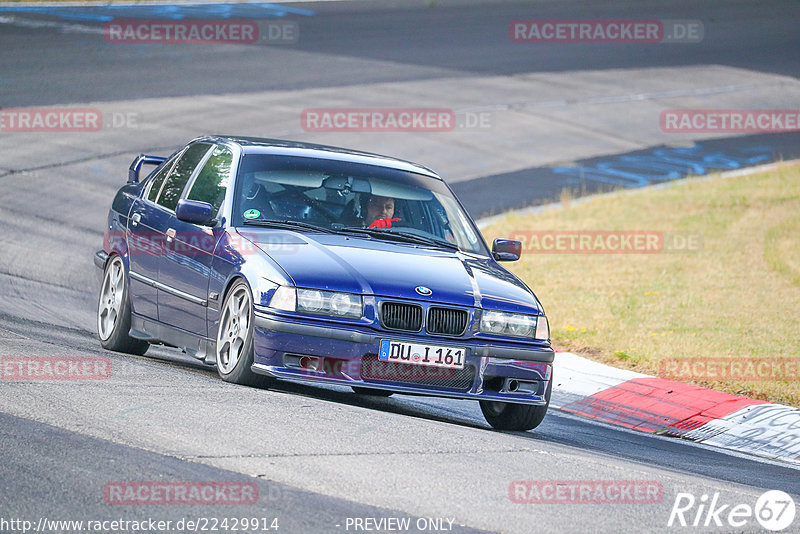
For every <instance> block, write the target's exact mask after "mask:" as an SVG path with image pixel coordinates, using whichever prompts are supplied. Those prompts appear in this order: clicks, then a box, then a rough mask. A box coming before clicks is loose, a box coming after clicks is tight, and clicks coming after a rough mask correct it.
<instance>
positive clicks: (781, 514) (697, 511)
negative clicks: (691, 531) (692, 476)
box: [667, 490, 796, 532]
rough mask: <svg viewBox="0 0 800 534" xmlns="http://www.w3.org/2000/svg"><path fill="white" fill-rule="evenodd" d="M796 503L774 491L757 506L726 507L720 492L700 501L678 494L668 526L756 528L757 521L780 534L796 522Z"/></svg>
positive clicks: (786, 495)
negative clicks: (754, 522) (755, 522)
mask: <svg viewBox="0 0 800 534" xmlns="http://www.w3.org/2000/svg"><path fill="white" fill-rule="evenodd" d="M795 513H796V509H795V504H794V500H793V499H792V497H791V496H790V495H789V494H788V493H784V492H783V491H780V490H770V491H767V492H765V493H764V494H762V495H761V496H760V497H759V498H758V500H756V504H755V506H750V505H749V504H745V503H739V504H732V503H723V502H721V501H720V497H719V492H716V493H714V495H713V497H711V499H709V497H708V495H706V494H703V495H702V496H701V497H700V498H699V499H697V498H695V496H694V495H692V494H691V493H678V494H677V495H676V496H675V503H674V504H673V505H672V511H671V512H670V514H669V521H668V522H667V526H669V527H672V526H679V527H712V528H713V527H720V528H724V529H725V531H726V532H728V531H730V529H732V528H733V529H737V530H742V529H748V528H753V527H754V526H755V525H753V519H754V518H755V520H756V521H758V523H759V524H760V525H761V526H762V527H763V528H765V529H767V530H770V531H772V532H779V531H781V530H784V529H786V528H787V527H789V526H790V525H792V523H793V522H794V516H795Z"/></svg>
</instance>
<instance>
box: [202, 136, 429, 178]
mask: <svg viewBox="0 0 800 534" xmlns="http://www.w3.org/2000/svg"><path fill="white" fill-rule="evenodd" d="M194 141H213V142H215V143H234V144H236V145H239V147H240V148H241V149H242V152H243V153H245V154H275V155H282V156H299V157H307V158H318V159H330V160H336V161H348V162H352V163H362V164H365V165H376V166H379V167H388V168H391V169H399V170H403V171H408V172H414V173H417V174H424V175H425V176H430V177H431V178H436V179H437V180H441V177H440V176H439V175H438V174H436V173H435V172H434V171H433V170H431V169H429V168H427V167H425V166H423V165H419V164H417V163H413V162H411V161H406V160H402V159H397V158H390V157H388V156H382V155H380V154H373V153H370V152H362V151H359V150H351V149H349V148H341V147H336V146H329V145H318V144H314V143H304V142H301V141H289V140H285V139H267V138H261V137H242V136H232V135H209V136H204V137H200V138H197V139H195V140H194Z"/></svg>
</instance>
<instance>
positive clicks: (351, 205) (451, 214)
mask: <svg viewBox="0 0 800 534" xmlns="http://www.w3.org/2000/svg"><path fill="white" fill-rule="evenodd" d="M235 195H236V200H235V202H234V205H233V224H234V226H241V225H247V224H259V225H263V224H269V222H270V221H273V222H275V223H276V225H281V226H288V225H287V224H286V223H302V224H298V225H297V226H298V229H300V228H303V229H307V230H314V227H317V228H318V229H319V230H321V231H323V230H324V231H333V232H337V233H352V234H358V235H364V236H368V237H370V238H374V239H385V240H390V241H393V242H397V241H403V242H408V243H415V244H422V245H429V246H434V247H442V248H451V249H456V248H457V249H459V250H461V251H464V252H471V253H477V254H488V251H487V249H486V245H485V243H484V242H483V239H482V238H481V236H480V233H479V232H478V230H477V228H476V227H475V225H474V223H473V222H472V220H471V219H470V218H469V216H468V215H467V214H466V213H465V212H464V210H463V209H462V208H461V206H460V205H459V203H458V202H457V201H456V199H455V197H454V196H453V194H452V192H451V191H450V189H449V188H448V187H447V186H446V185H445V184H444V183H443V182H442V181H441V180H438V179H435V178H431V177H428V176H425V175H422V174H417V173H412V172H407V171H403V170H398V169H391V168H385V167H380V166H375V165H366V164H361V163H352V162H343V161H337V160H325V159H317V158H306V157H297V156H279V155H267V154H245V155H244V156H243V157H242V162H241V164H240V166H239V172H238V178H237V180H236V192H235Z"/></svg>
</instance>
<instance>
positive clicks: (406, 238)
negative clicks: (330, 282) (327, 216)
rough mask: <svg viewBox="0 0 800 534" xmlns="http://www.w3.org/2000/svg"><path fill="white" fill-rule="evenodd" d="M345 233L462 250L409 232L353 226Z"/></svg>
mask: <svg viewBox="0 0 800 534" xmlns="http://www.w3.org/2000/svg"><path fill="white" fill-rule="evenodd" d="M342 231H343V232H353V233H362V234H367V235H370V236H374V237H378V238H381V239H388V240H392V241H402V242H404V243H416V244H419V245H430V246H434V247H444V248H449V249H451V250H460V249H459V248H458V245H456V244H454V243H451V242H449V241H444V240H441V239H434V238H432V237H423V236H421V235H417V234H410V233H408V232H396V231H386V230H384V229H377V228H357V227H353V226H347V227H345V228H342Z"/></svg>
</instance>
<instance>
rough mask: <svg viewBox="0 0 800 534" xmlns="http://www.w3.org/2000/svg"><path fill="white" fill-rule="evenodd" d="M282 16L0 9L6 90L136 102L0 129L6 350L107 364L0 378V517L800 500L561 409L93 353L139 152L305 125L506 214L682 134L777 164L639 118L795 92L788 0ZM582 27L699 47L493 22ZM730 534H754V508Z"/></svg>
mask: <svg viewBox="0 0 800 534" xmlns="http://www.w3.org/2000/svg"><path fill="white" fill-rule="evenodd" d="M293 7H297V8H298V9H302V10H310V11H313V13H314V14H313V15H309V14H299V13H300V12H295V13H289V14H287V15H286V16H285V17H282V19H287V20H296V21H297V22H298V24H299V27H300V32H301V38H300V40H299V41H298V43H297V44H295V45H280V46H249V47H248V46H234V45H202V46H191V45H180V46H179V45H173V46H160V45H111V44H108V43H105V42H104V41H103V40H102V37H100V36H99V34H98V33H97V31H96V30H97V29H98V28H100V27H101V26H102V22H99V21H97V20H92V19H91V17H89V18H85V17H84V18H82V19H81V20H76V19H75V18H74V17H73V18H69V19H68V18H65V16H64V14H63V13H55V12H47V13H22V14H20V13H10V12H6V13H0V17H3V18H2V19H0V49H1V50H3V53H2V54H0V90H1V91H2V92H0V104H2V106H3V107H15V106H53V105H66V104H86V105H91V106H93V107H96V108H98V109H101V110H102V111H103V113H104V117H106V119H107V120H112V117H114V116H115V114H117V116H129V115H126V114H132V116H133V117H134V118H135V124H133V123H131V122H129V123H127V124H123V125H118V127H112V126H113V125H111V126H109V125H108V124H106V125H105V127H104V129H103V130H102V131H100V132H90V133H54V132H46V133H9V132H0V138H1V139H2V142H0V230H2V231H0V358H2V357H9V356H76V355H81V356H104V357H108V358H109V359H110V362H111V365H112V373H111V376H110V377H109V378H108V379H107V380H101V381H93V382H43V381H39V382H10V381H0V466H2V467H0V473H2V485H0V520H1V519H9V518H17V519H20V518H21V519H27V520H31V521H34V522H36V521H38V519H39V518H40V517H47V518H48V519H71V520H90V519H98V520H99V519H113V518H125V519H138V520H141V519H145V518H160V519H164V520H175V521H177V520H179V519H181V518H190V517H216V518H224V517H231V516H238V517H242V516H246V517H269V518H275V517H277V518H278V519H279V521H280V525H281V528H280V531H281V532H348V531H354V528H353V526H351V527H350V528H347V525H348V523H347V518H351V520H352V519H353V518H367V517H372V518H389V517H411V518H414V519H415V520H416V519H418V518H431V519H439V520H442V522H441V523H435V522H434V523H428V522H423V523H420V524H424V525H425V526H426V529H425V530H422V531H428V532H433V531H436V529H433V528H427V527H429V526H430V525H437V524H441V525H443V526H449V525H450V523H448V522H447V520H448V519H449V520H452V521H453V522H452V525H453V529H454V530H456V528H460V529H461V530H457V531H461V532H467V531H473V530H483V531H492V532H519V533H527V532H533V531H541V530H550V531H556V532H622V531H638V532H650V531H662V530H675V527H673V528H669V527H668V526H667V522H668V519H669V517H670V511H671V509H672V505H673V503H674V502H675V499H676V496H677V494H678V493H681V492H683V493H691V494H693V495H695V496H696V497H697V498H698V499H699V498H700V497H701V496H702V495H704V494H705V495H709V496H711V495H713V494H714V493H716V492H719V494H720V497H719V499H720V502H721V503H725V504H740V503H744V504H749V505H751V506H752V505H753V504H754V503H755V501H756V499H757V497H758V496H759V495H760V494H761V493H763V491H765V490H766V489H781V490H784V491H787V492H789V493H790V494H792V495H794V496H798V495H800V477H798V476H797V475H798V471H797V470H796V469H794V468H791V467H788V466H784V465H778V464H774V463H770V462H765V461H760V460H754V459H748V458H746V457H742V456H740V455H735V454H729V453H724V452H720V451H715V450H711V449H708V448H704V447H701V446H697V445H694V444H691V443H688V442H683V441H677V440H672V439H668V438H662V437H654V436H649V435H644V434H640V433H635V432H631V431H627V430H622V429H618V428H614V427H610V426H607V425H603V424H598V423H594V422H588V421H585V420H581V419H578V418H575V417H572V416H570V415H568V414H566V413H562V412H560V411H559V410H558V409H557V408H554V409H552V410H551V413H550V414H549V415H548V416H547V418H546V419H545V421H544V423H543V424H542V425H541V426H540V427H539V428H538V429H536V430H535V431H532V432H527V433H503V432H495V431H491V430H490V429H489V428H488V425H486V423H485V422H484V421H483V418H482V416H481V414H480V411H479V409H478V407H477V405H474V404H473V403H468V402H461V401H450V400H442V399H426V398H419V397H403V396H395V397H392V398H390V399H367V398H362V397H359V396H357V395H354V394H352V393H351V392H349V391H348V390H344V389H339V388H319V387H314V386H307V385H302V384H281V385H280V386H278V387H274V388H270V389H254V388H244V387H235V386H231V385H229V384H226V383H224V382H222V381H220V380H219V379H218V378H217V377H216V374H215V371H214V370H213V369H210V368H208V367H205V366H203V365H201V364H200V363H198V362H195V361H193V360H191V359H188V358H186V357H185V356H183V355H181V354H180V353H177V352H176V351H173V350H169V349H165V348H158V347H153V348H151V350H150V351H149V352H148V354H147V356H144V357H131V356H124V355H118V354H113V353H108V352H104V351H102V349H101V348H100V347H99V343H98V342H97V341H96V339H95V338H94V335H93V329H94V306H95V299H96V292H97V289H98V282H97V280H96V273H95V268H94V266H93V265H92V262H91V254H92V253H93V252H94V251H95V250H96V249H98V248H100V245H101V243H102V229H103V227H104V222H105V216H106V213H107V210H108V206H109V202H110V199H111V198H112V196H113V194H114V191H115V190H116V189H117V188H118V187H119V185H120V184H121V183H122V182H123V181H124V176H125V170H126V168H127V165H128V163H129V162H130V160H131V159H132V157H133V156H134V155H135V154H136V153H138V152H140V151H154V152H157V153H168V152H170V151H171V150H172V149H174V148H175V147H177V146H180V145H182V144H183V143H184V142H185V141H186V140H188V139H190V138H191V137H193V136H195V135H201V134H204V133H211V132H213V131H217V132H223V133H225V132H233V133H242V134H259V135H270V136H284V137H296V138H300V139H304V140H312V141H321V142H327V143H331V144H340V145H345V146H353V147H357V148H365V149H369V150H376V151H379V152H383V153H387V154H391V155H398V156H401V157H407V158H410V159H414V160H417V161H420V162H422V163H425V164H428V165H430V166H433V167H434V168H437V169H439V170H441V171H442V172H443V174H444V175H445V176H446V177H447V178H448V180H450V181H451V182H452V183H453V184H454V186H455V187H456V188H457V189H458V188H462V190H460V191H459V194H462V196H464V197H465V198H466V197H469V198H474V199H476V200H475V201H474V202H475V204H474V206H475V208H474V209H473V213H476V214H477V213H482V212H484V211H497V210H501V209H503V208H508V207H512V206H515V204H514V203H515V202H517V203H518V202H519V198H520V195H519V194H513V192H514V191H516V192H517V193H518V192H519V191H523V190H524V191H526V193H525V194H526V196H525V202H526V203H535V202H541V201H545V200H547V199H551V198H553V197H554V196H557V193H558V191H559V189H560V188H561V187H562V186H564V183H561V182H557V183H555V182H554V183H551V182H550V181H548V180H551V179H552V176H553V174H554V173H553V170H554V169H557V168H562V167H563V168H569V167H571V168H575V166H576V165H578V166H580V167H586V168H590V167H592V166H595V165H596V164H597V163H598V161H606V160H608V158H615V157H618V156H619V155H620V154H630V153H633V154H635V155H637V156H639V155H641V154H642V153H644V152H648V151H651V152H652V151H653V150H656V149H658V148H659V147H661V148H664V147H667V148H668V147H686V146H696V145H695V142H696V143H698V145H699V146H700V147H701V149H702V150H710V151H711V152H715V153H717V152H718V153H723V154H724V155H725V157H728V158H740V160H741V161H742V163H741V165H742V166H747V165H749V164H757V163H760V162H764V161H767V160H759V161H753V162H750V163H748V162H745V161H744V158H745V155H743V154H745V153H746V151H747V150H752V149H754V147H756V148H757V147H762V152H764V153H765V154H766V153H767V152H768V153H769V158H768V160H772V159H775V158H777V157H781V156H782V155H785V154H790V155H792V156H796V152H795V151H796V146H797V143H796V137H794V136H793V135H794V134H786V136H778V137H767V138H764V137H759V138H753V137H750V138H748V137H744V136H733V135H730V136H725V135H723V136H709V135H702V134H697V135H679V136H674V137H669V136H668V135H666V134H665V133H664V132H661V131H659V130H658V127H657V118H658V112H659V111H660V110H661V109H664V108H667V107H689V106H691V107H700V106H702V107H722V108H733V107H754V108H759V107H760V108H779V109H780V108H796V107H797V103H798V102H800V88H799V87H798V83H797V79H796V78H797V73H798V72H799V70H798V67H800V56H798V54H797V51H798V49H800V47H798V45H799V44H800V36H798V34H797V32H796V20H798V14H800V5H798V4H797V3H796V2H762V3H759V4H758V5H756V4H755V3H752V2H747V1H742V2H717V3H714V4H704V5H703V6H702V7H697V6H696V3H694V2H670V3H669V4H665V5H662V4H660V3H655V2H653V3H649V2H639V3H636V4H635V7H633V6H632V5H628V3H625V2H609V3H603V4H602V5H600V4H597V3H594V2H532V3H526V4H518V5H517V4H511V3H504V2H492V3H486V4H480V3H474V2H442V3H437V4H436V7H427V6H426V5H423V3H416V2H415V3H411V4H404V5H397V6H395V5H394V3H392V2H385V3H375V4H368V5H367V4H362V3H341V2H321V3H308V4H297V5H295V6H293ZM273 15H274V13H273ZM147 16H148V15H147V14H146V13H145V14H144V15H137V18H147ZM578 17H580V18H615V17H616V18H626V19H630V18H662V19H696V20H701V21H702V22H703V24H704V27H705V38H704V40H703V42H702V43H698V44H670V45H666V44H665V45H657V46H632V45H617V44H615V45H588V46H587V45H580V44H571V45H535V46H532V45H520V44H516V43H511V42H509V40H508V37H507V29H508V22H509V21H510V20H513V19H517V18H553V19H555V18H578ZM322 106H336V107H346V106H349V107H366V106H386V107H389V106H391V107H400V106H425V107H438V106H448V107H452V108H453V109H456V110H458V111H459V113H462V112H463V113H466V112H471V113H481V112H485V111H487V110H488V111H489V113H491V115H489V117H490V118H491V120H492V126H491V127H490V128H487V129H485V130H480V129H479V130H470V129H468V128H462V129H459V130H458V131H455V132H452V133H450V134H446V135H439V136H436V135H435V134H430V133H427V134H420V135H416V134H410V133H391V134H386V133H384V134H374V133H354V134H346V133H338V134H327V135H326V134H319V133H313V132H307V131H305V130H303V129H302V128H301V127H300V126H299V124H298V115H299V110H302V109H304V108H307V107H322ZM763 147H768V148H769V149H768V150H767V149H766V148H763ZM742 150H744V151H745V152H741V151H742ZM640 151H641V152H640ZM752 156H753V152H752V151H751V152H750V153H749V156H748V157H752ZM719 157H720V156H718V155H717V156H714V157H713V158H710V159H711V160H714V161H718V160H719ZM598 158H599V159H598ZM603 158H606V159H603ZM541 169H547V170H548V172H544V171H542V170H541ZM713 170H714V169H713V168H711V167H709V168H708V172H711V171H713ZM534 171H535V172H534ZM543 172H544V174H542V173H543ZM643 173H644V171H643ZM647 173H650V174H647ZM647 173H644V174H643V176H651V177H652V170H648V171H647ZM562 175H563V176H566V177H567V178H569V175H568V174H562ZM667 179H674V178H669V177H667V178H664V177H658V176H656V177H655V178H653V181H654V182H658V181H663V180H667ZM526 180H527V181H526ZM565 183H566V182H565ZM602 183H603V182H602V181H595V185H596V186H597V188H598V190H599V189H601V184H602ZM470 184H471V185H470ZM492 184H494V188H493V187H492ZM591 191H592V190H591V189H590V190H588V191H587V192H591ZM470 195H472V196H471V197H470ZM482 198H483V199H484V200H485V201H486V202H487V203H488V204H480V203H479V201H480V199H482ZM470 202H472V201H470ZM487 206H488V207H487ZM484 208H485V209H484ZM535 289H536V288H535V287H534V290H535ZM545 305H546V303H545ZM557 372H558V371H557V369H556V373H557ZM556 376H557V374H556ZM554 404H555V405H556V406H558V404H559V397H558V395H557V394H556V396H555V398H554ZM137 480H140V481H177V482H180V481H241V480H252V481H255V482H256V483H257V484H258V487H259V490H260V492H259V494H260V498H259V501H258V504H256V505H249V506H192V507H188V506H174V507H161V506H141V505H140V506H118V505H109V504H107V503H106V502H105V501H104V497H103V488H104V487H105V485H106V484H109V483H113V482H120V481H137ZM517 480H537V481H547V480H646V481H656V482H659V483H660V484H661V485H662V487H663V489H664V493H663V499H662V500H661V501H660V502H658V503H654V504H639V505H633V504H629V505H614V504H589V505H587V504H580V505H567V504H560V505H533V504H517V503H513V502H512V501H511V499H510V498H509V486H510V485H511V484H512V482H514V481H517ZM414 524H415V525H416V524H417V523H416V522H414ZM0 530H8V531H11V529H10V528H8V527H5V528H3V524H2V522H1V521H0ZM384 530H385V529H384ZM680 530H691V531H695V530H704V529H702V528H694V527H687V528H685V529H680ZM705 530H708V531H711V532H727V531H730V530H733V529H732V527H728V528H726V527H725V526H723V527H714V526H713V524H711V526H710V527H709V528H707V529H705ZM739 530H740V531H745V532H751V531H753V532H757V531H761V530H762V529H761V528H760V526H759V525H758V523H756V522H755V521H751V522H750V523H749V524H748V525H747V526H745V527H742V528H741V529H739ZM54 531H58V529H56V530H54ZM61 531H67V529H61ZM362 531H364V530H362ZM373 531H374V530H373ZM411 531H412V532H413V531H414V530H411ZM417 531H419V530H417Z"/></svg>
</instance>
